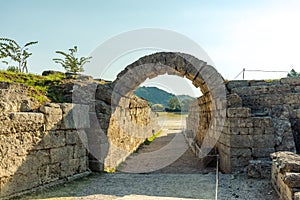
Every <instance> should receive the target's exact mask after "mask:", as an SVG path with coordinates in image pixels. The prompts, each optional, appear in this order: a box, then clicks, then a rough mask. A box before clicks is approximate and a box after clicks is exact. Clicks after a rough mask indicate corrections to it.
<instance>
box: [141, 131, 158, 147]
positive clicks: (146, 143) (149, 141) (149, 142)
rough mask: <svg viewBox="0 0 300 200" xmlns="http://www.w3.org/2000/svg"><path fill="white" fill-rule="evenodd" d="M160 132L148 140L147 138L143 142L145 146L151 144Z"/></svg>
mask: <svg viewBox="0 0 300 200" xmlns="http://www.w3.org/2000/svg"><path fill="white" fill-rule="evenodd" d="M161 132H162V130H159V131H158V132H157V133H155V134H154V135H152V136H151V137H150V138H147V139H146V140H145V142H144V144H145V145H149V144H151V142H153V140H154V139H155V138H157V137H158V136H159V135H160V134H161Z"/></svg>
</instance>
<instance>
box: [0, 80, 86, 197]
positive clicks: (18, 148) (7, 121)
mask: <svg viewBox="0 0 300 200" xmlns="http://www.w3.org/2000/svg"><path fill="white" fill-rule="evenodd" d="M0 86H2V87H1V89H0V92H1V97H0V99H1V108H2V112H1V115H0V158H1V162H0V198H4V197H7V196H13V195H17V194H20V193H22V192H24V191H28V190H30V189H33V188H37V187H40V186H44V185H49V184H55V183H61V182H64V181H67V180H68V179H70V178H72V177H74V175H77V176H78V175H80V174H85V173H86V172H88V171H89V170H88V163H87V160H88V159H87V152H86V143H87V142H86V133H85V131H84V129H85V128H88V127H89V118H88V107H86V106H84V105H75V104H45V105H43V106H40V107H39V109H34V107H31V106H32V105H33V106H35V105H38V104H37V102H35V101H34V100H33V101H31V100H30V99H26V98H28V97H27V94H26V90H27V89H28V88H26V87H24V86H22V85H19V86H18V85H16V84H4V83H2V84H0ZM9 87H10V88H12V87H13V88H14V89H12V90H9V89H8V88H9ZM7 90H9V91H7ZM7 98H9V99H7ZM10 99H12V101H9V100H10ZM24 99H26V100H27V101H26V106H27V107H28V108H30V109H28V110H30V111H29V112H20V111H21V110H22V109H23V108H22V103H24ZM6 100H8V101H6ZM79 119H80V120H79ZM82 119H84V120H82Z"/></svg>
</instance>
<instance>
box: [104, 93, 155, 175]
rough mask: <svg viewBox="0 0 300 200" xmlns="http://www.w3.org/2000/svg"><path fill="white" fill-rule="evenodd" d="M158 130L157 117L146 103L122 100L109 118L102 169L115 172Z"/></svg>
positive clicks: (135, 99) (136, 99) (132, 98)
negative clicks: (107, 146) (106, 151)
mask: <svg viewBox="0 0 300 200" xmlns="http://www.w3.org/2000/svg"><path fill="white" fill-rule="evenodd" d="M159 129H160V127H159V126H158V122H157V117H156V116H155V114H154V113H152V112H151V109H150V107H149V106H148V102H147V101H145V100H142V99H140V98H137V97H136V96H132V97H131V98H130V99H127V98H122V99H121V100H120V103H119V105H118V106H117V108H116V110H115V112H114V113H113V114H112V116H111V118H110V124H109V128H108V131H107V137H108V141H109V151H108V154H107V156H106V158H105V162H104V169H105V170H107V171H113V170H115V168H116V167H117V166H118V165H119V164H120V163H121V162H122V161H124V160H125V159H126V158H127V157H128V156H129V155H130V154H131V153H133V152H134V151H135V150H136V149H137V148H138V147H139V146H140V145H141V144H142V143H143V142H144V141H145V139H146V138H149V137H151V136H152V135H153V134H155V133H156V132H158V131H159Z"/></svg>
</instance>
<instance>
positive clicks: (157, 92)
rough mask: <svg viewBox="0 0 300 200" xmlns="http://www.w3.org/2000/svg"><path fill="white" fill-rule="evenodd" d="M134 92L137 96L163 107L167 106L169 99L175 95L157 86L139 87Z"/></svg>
mask: <svg viewBox="0 0 300 200" xmlns="http://www.w3.org/2000/svg"><path fill="white" fill-rule="evenodd" d="M134 94H135V95H136V96H138V97H141V98H144V99H146V100H147V101H148V102H150V104H151V105H153V104H162V105H163V106H164V107H168V102H169V99H171V98H172V97H175V95H174V94H171V93H169V92H166V91H164V90H161V89H159V88H157V87H144V86H143V87H139V88H138V89H137V90H136V91H135V92H134Z"/></svg>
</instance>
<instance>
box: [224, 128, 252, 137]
mask: <svg viewBox="0 0 300 200" xmlns="http://www.w3.org/2000/svg"><path fill="white" fill-rule="evenodd" d="M250 129H251V128H244V127H231V128H230V132H229V133H230V134H232V135H248V134H249V133H250V131H249V130H250Z"/></svg>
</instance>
